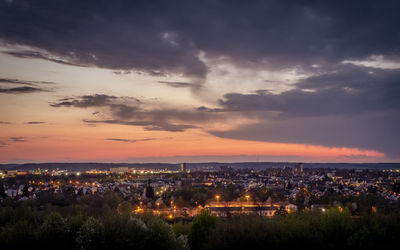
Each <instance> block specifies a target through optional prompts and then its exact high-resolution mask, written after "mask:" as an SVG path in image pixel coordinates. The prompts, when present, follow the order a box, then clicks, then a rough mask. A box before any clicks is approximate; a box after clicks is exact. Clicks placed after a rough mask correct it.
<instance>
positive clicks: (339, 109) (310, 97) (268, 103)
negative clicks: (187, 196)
mask: <svg viewBox="0 0 400 250" xmlns="http://www.w3.org/2000/svg"><path fill="white" fill-rule="evenodd" d="M399 83H400V70H398V69H394V70H389V69H374V68H365V67H358V66H354V65H349V64H346V65H341V66H338V67H335V68H334V69H332V70H331V71H329V72H324V73H322V74H320V75H316V76H312V77H309V78H306V79H304V80H302V81H300V82H299V83H297V84H296V88H295V89H293V90H289V91H285V92H283V93H280V94H272V93H270V92H268V91H257V92H256V93H255V94H241V93H229V94H226V95H225V96H224V98H223V99H221V100H220V101H219V103H220V105H221V106H222V107H223V108H222V109H213V110H209V111H276V112H279V113H281V114H282V115H284V116H298V117H300V116H324V115H342V114H347V115H350V114H359V113H364V112H371V111H385V110H395V111H397V112H400V98H399V96H400V84H399ZM199 109H201V110H207V108H205V107H200V108H199Z"/></svg>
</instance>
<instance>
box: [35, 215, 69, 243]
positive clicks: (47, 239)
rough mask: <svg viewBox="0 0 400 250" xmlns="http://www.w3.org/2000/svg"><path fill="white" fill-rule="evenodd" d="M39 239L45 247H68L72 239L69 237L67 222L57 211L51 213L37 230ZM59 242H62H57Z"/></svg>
mask: <svg viewBox="0 0 400 250" xmlns="http://www.w3.org/2000/svg"><path fill="white" fill-rule="evenodd" d="M39 240H40V242H41V245H42V244H43V247H44V248H45V249H53V248H54V246H56V245H59V247H60V248H61V249H70V248H71V247H73V246H71V245H69V244H73V241H72V242H71V240H70V239H69V232H68V227H67V224H66V223H65V221H64V219H63V218H62V217H61V215H60V214H58V213H51V214H50V215H49V216H48V217H47V218H46V220H45V222H44V223H43V224H42V226H41V227H40V230H39ZM59 242H64V243H63V244H59Z"/></svg>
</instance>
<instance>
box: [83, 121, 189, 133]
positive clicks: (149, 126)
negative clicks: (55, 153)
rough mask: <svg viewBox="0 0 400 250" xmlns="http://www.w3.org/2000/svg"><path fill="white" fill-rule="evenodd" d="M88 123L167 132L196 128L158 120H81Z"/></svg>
mask: <svg viewBox="0 0 400 250" xmlns="http://www.w3.org/2000/svg"><path fill="white" fill-rule="evenodd" d="M83 121H84V122H86V123H89V124H96V123H106V124H118V125H127V126H140V127H143V128H144V129H145V130H150V131H151V130H160V131H168V132H183V131H185V130H187V129H190V128H196V126H193V125H186V124H171V123H168V122H158V121H144V120H142V121H125V120H100V121H99V120H83Z"/></svg>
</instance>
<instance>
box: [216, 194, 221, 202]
mask: <svg viewBox="0 0 400 250" xmlns="http://www.w3.org/2000/svg"><path fill="white" fill-rule="evenodd" d="M219 198H221V196H219V195H218V194H217V195H216V196H215V199H217V201H218V202H219Z"/></svg>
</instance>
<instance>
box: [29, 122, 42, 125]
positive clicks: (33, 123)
mask: <svg viewBox="0 0 400 250" xmlns="http://www.w3.org/2000/svg"><path fill="white" fill-rule="evenodd" d="M44 123H45V122H25V124H27V125H38V124H44Z"/></svg>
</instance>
